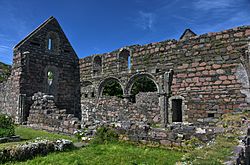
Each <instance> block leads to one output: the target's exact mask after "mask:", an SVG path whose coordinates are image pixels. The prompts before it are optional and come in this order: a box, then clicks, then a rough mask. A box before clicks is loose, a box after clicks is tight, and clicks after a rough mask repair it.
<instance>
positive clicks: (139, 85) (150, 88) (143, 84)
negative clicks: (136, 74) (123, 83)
mask: <svg viewBox="0 0 250 165" xmlns="http://www.w3.org/2000/svg"><path fill="white" fill-rule="evenodd" d="M155 91H157V87H156V85H155V83H154V82H153V81H152V80H150V79H149V78H147V77H141V78H138V79H137V80H136V81H135V83H134V84H133V86H132V89H131V94H132V95H137V94H138V93H139V92H155Z"/></svg>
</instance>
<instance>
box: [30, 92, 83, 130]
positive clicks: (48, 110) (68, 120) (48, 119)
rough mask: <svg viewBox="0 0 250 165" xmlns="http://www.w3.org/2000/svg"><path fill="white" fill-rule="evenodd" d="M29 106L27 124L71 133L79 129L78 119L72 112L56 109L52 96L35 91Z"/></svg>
mask: <svg viewBox="0 0 250 165" xmlns="http://www.w3.org/2000/svg"><path fill="white" fill-rule="evenodd" d="M32 100H33V101H34V103H33V104H32V105H31V107H30V112H29V117H28V122H27V124H28V126H30V127H33V128H36V129H44V130H48V131H53V132H62V133H67V134H73V133H74V132H75V131H76V130H77V129H80V121H79V119H78V118H76V117H74V115H73V114H67V113H66V110H65V109H62V110H60V109H58V108H57V106H56V105H55V102H54V97H53V96H51V95H45V94H43V93H36V94H35V95H34V96H33V97H32Z"/></svg>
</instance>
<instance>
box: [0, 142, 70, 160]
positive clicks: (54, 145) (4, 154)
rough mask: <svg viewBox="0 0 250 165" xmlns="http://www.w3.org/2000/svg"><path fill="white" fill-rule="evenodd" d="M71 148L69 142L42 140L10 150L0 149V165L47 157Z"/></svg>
mask: <svg viewBox="0 0 250 165" xmlns="http://www.w3.org/2000/svg"><path fill="white" fill-rule="evenodd" d="M72 147H73V143H72V142H71V141H69V140H57V141H47V140H42V141H37V142H31V143H28V144H20V145H17V146H15V147H12V148H4V149H0V163H5V162H8V161H23V160H27V159H31V158H33V157H35V156H37V155H47V154H48V153H50V152H54V151H64V150H66V149H69V148H72Z"/></svg>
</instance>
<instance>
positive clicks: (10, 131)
mask: <svg viewBox="0 0 250 165" xmlns="http://www.w3.org/2000/svg"><path fill="white" fill-rule="evenodd" d="M14 134H15V127H14V123H13V122H12V119H11V118H10V117H9V116H7V115H3V114H0V138H1V137H9V136H13V135H14Z"/></svg>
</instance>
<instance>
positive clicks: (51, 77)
mask: <svg viewBox="0 0 250 165" xmlns="http://www.w3.org/2000/svg"><path fill="white" fill-rule="evenodd" d="M53 79H54V74H53V72H52V71H48V85H49V86H51V85H52V83H53Z"/></svg>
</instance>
